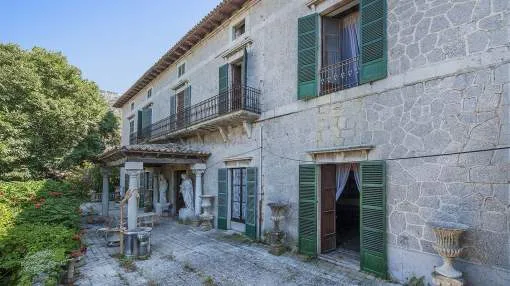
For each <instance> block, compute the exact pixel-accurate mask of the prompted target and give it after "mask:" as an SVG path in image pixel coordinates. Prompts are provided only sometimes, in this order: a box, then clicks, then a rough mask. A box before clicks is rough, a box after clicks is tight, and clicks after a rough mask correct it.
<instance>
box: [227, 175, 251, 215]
mask: <svg viewBox="0 0 510 286" xmlns="http://www.w3.org/2000/svg"><path fill="white" fill-rule="evenodd" d="M246 174H247V173H246V168H236V169H231V173H230V177H231V184H230V186H231V193H232V201H231V213H230V218H231V220H232V221H236V222H240V223H244V222H245V219H246V200H247V198H248V193H247V188H246V186H247V185H246V182H247V177H246Z"/></svg>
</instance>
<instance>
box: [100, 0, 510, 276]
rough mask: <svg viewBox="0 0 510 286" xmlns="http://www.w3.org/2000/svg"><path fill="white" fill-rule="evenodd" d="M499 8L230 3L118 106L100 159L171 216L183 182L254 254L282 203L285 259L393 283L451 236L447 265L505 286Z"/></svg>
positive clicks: (503, 46) (505, 101)
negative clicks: (307, 259)
mask: <svg viewBox="0 0 510 286" xmlns="http://www.w3.org/2000/svg"><path fill="white" fill-rule="evenodd" d="M509 2H510V1H508V0H293V1H288V0H224V1H222V2H221V3H220V4H219V5H218V6H217V7H216V8H215V9H214V10H212V11H211V12H210V13H209V14H208V15H206V16H205V17H204V18H203V19H202V20H201V21H200V22H199V23H198V24H197V25H196V26H195V27H193V28H192V29H191V30H190V31H189V32H188V33H186V34H185V35H184V36H183V37H182V39H181V40H180V41H179V42H178V43H177V44H175V45H174V46H173V47H171V48H170V50H168V51H167V52H166V53H165V54H164V55H163V56H162V57H161V58H160V59H159V60H158V61H157V62H156V63H155V64H154V65H152V67H150V68H149V69H148V70H147V71H146V72H145V73H144V74H143V75H142V76H141V77H140V78H139V79H138V80H137V81H136V82H135V83H134V84H133V85H132V86H131V87H130V88H129V89H128V90H127V91H126V92H125V93H124V94H123V95H122V96H121V97H120V98H118V100H117V101H116V102H115V105H114V106H115V107H117V108H120V109H121V110H122V144H121V146H119V147H117V148H114V149H111V150H108V151H106V152H105V153H104V154H103V155H102V156H101V157H100V161H101V162H102V164H103V166H104V167H106V168H113V167H118V168H120V172H121V178H122V180H121V182H120V185H121V190H122V191H121V192H124V190H127V189H128V188H130V189H131V188H139V192H140V198H139V200H138V201H139V202H138V204H139V207H143V206H144V205H145V204H147V203H149V204H150V203H151V202H152V203H153V204H154V205H156V204H158V202H165V201H167V202H168V203H170V205H171V207H170V212H171V215H177V213H178V212H179V210H180V209H181V208H183V207H184V201H183V198H182V196H181V194H180V192H179V186H180V184H181V180H182V177H181V175H182V174H188V175H189V176H190V177H191V178H192V181H193V185H194V198H195V202H194V204H195V205H194V208H195V212H196V214H200V212H201V211H200V206H201V195H214V196H215V200H214V205H213V209H214V212H213V213H214V227H215V228H218V229H231V230H234V231H239V232H243V233H245V234H246V235H247V236H249V237H252V238H253V239H260V240H264V239H265V236H266V233H267V232H268V231H269V230H271V228H272V221H271V211H270V208H269V207H268V206H267V204H268V203H269V202H284V203H286V204H287V205H288V208H287V211H286V212H285V219H284V220H283V221H282V225H281V227H282V229H283V231H285V233H286V237H285V243H286V245H287V246H288V247H289V249H290V250H292V251H295V252H298V253H301V254H305V255H310V256H318V257H319V258H323V259H328V260H340V263H342V262H341V260H342V259H345V260H349V261H351V262H352V261H355V263H357V265H356V267H359V269H360V270H362V271H366V272H369V273H372V274H374V275H376V276H380V277H383V278H388V279H392V280H395V281H400V282H404V281H406V279H409V278H410V277H412V276H416V277H420V276H425V278H426V280H427V281H430V279H431V278H430V273H431V272H432V271H433V270H434V266H439V265H440V264H441V259H440V257H439V256H438V254H437V253H436V251H435V250H434V249H433V247H432V246H433V243H434V242H435V237H434V234H433V232H432V231H431V229H430V227H429V226H428V223H429V222H434V221H447V222H458V223H463V224H466V225H468V226H469V227H470V228H469V230H468V231H467V232H466V233H465V234H464V236H463V241H462V243H463V246H464V247H465V249H464V251H463V254H462V256H461V258H460V259H457V261H456V267H457V268H458V269H460V270H461V271H463V272H464V275H465V277H466V279H467V281H469V283H470V284H472V285H510V200H509V193H510V188H509V179H510V176H509V173H510V172H509V168H510V156H509V149H508V147H509V146H510V125H509V123H510V122H509V103H510V3H509ZM147 44H150V43H147ZM124 177H126V179H124ZM162 180H164V181H165V184H168V190H167V191H165V190H163V192H161V193H160V192H158V191H157V190H159V186H160V185H161V182H162ZM128 215H129V210H128Z"/></svg>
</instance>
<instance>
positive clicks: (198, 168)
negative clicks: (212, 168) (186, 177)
mask: <svg viewBox="0 0 510 286" xmlns="http://www.w3.org/2000/svg"><path fill="white" fill-rule="evenodd" d="M205 169H206V165H205V164H193V165H192V166H191V171H192V172H193V174H195V175H202V174H203V173H204V172H205Z"/></svg>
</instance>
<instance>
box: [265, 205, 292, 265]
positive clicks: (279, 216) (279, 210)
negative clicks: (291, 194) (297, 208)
mask: <svg viewBox="0 0 510 286" xmlns="http://www.w3.org/2000/svg"><path fill="white" fill-rule="evenodd" d="M267 205H268V206H269V208H271V220H272V221H273V230H272V231H270V232H269V233H268V235H269V243H270V249H269V253H271V254H273V255H281V254H282V253H284V252H285V246H284V244H283V240H284V238H285V233H284V232H283V231H281V229H280V223H281V221H282V220H283V219H284V218H285V216H284V212H285V210H286V209H287V207H288V205H287V204H286V203H282V202H271V203H268V204H267Z"/></svg>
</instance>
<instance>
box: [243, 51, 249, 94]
mask: <svg viewBox="0 0 510 286" xmlns="http://www.w3.org/2000/svg"><path fill="white" fill-rule="evenodd" d="M247 85H248V51H247V50H246V48H244V54H243V86H247Z"/></svg>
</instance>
